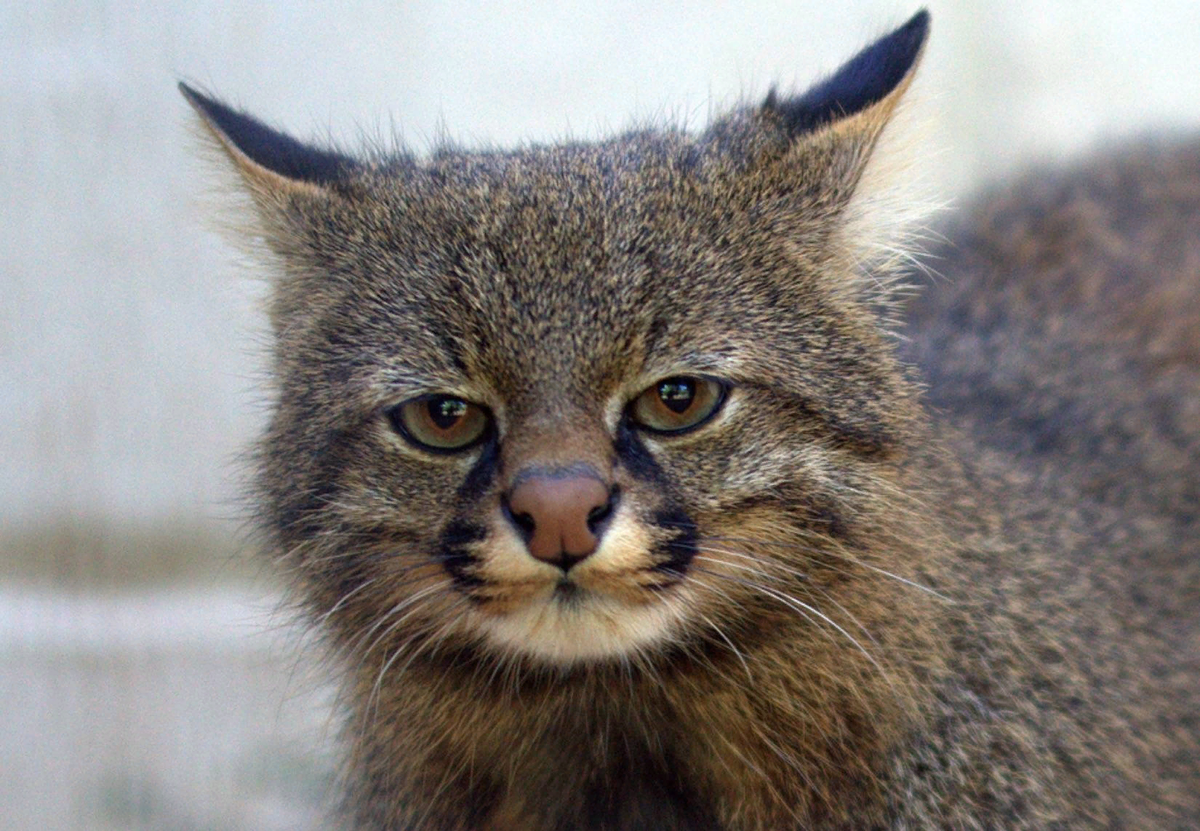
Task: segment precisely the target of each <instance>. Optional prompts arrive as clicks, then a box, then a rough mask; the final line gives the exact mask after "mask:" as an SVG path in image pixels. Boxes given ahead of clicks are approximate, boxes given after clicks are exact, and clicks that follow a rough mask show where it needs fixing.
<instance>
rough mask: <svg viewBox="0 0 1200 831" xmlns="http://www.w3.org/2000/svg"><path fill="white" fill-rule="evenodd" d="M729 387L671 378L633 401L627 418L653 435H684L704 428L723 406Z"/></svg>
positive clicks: (696, 378)
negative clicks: (700, 427)
mask: <svg viewBox="0 0 1200 831" xmlns="http://www.w3.org/2000/svg"><path fill="white" fill-rule="evenodd" d="M727 391H728V387H727V386H726V385H725V384H722V383H721V382H720V381H716V380H714V379H712V378H705V377H702V376H697V375H673V376H671V377H670V378H664V379H662V380H661V381H658V382H656V383H655V384H654V386H652V387H650V388H649V389H647V390H645V391H644V392H643V393H642V394H641V395H639V396H638V397H637V398H635V399H634V400H633V403H632V404H631V405H630V406H629V415H630V417H631V418H632V419H633V421H634V422H635V423H636V424H637V425H638V426H639V427H642V428H644V429H646V430H649V431H651V432H655V433H683V432H686V431H688V430H693V429H695V428H697V427H699V426H700V425H701V424H704V423H705V422H706V421H708V420H709V419H710V418H712V417H713V416H714V415H716V413H717V411H718V410H719V409H720V408H721V405H722V404H723V403H725V394H726V392H727Z"/></svg>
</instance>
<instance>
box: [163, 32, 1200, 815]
mask: <svg viewBox="0 0 1200 831" xmlns="http://www.w3.org/2000/svg"><path fill="white" fill-rule="evenodd" d="M928 29H929V15H928V14H927V13H926V12H924V11H922V12H920V13H918V14H917V15H916V16H914V17H913V18H912V19H911V20H909V21H908V22H907V23H906V24H904V25H903V26H901V27H900V28H899V29H897V30H895V31H894V32H892V33H891V34H889V35H887V36H885V37H883V38H881V39H880V40H878V41H877V42H875V43H874V44H872V45H870V46H868V47H867V48H865V49H864V50H862V51H861V52H859V53H858V54H857V55H856V56H855V57H853V58H852V59H851V60H850V61H849V62H847V63H846V64H845V65H844V66H842V67H841V68H840V69H839V70H837V71H836V72H835V73H833V74H832V75H831V76H829V77H828V78H826V79H825V80H823V81H820V82H819V83H817V84H816V85H815V86H813V87H812V88H811V89H809V90H808V91H806V92H804V93H802V94H800V95H795V96H791V97H784V96H780V95H777V94H775V93H772V94H771V95H770V96H769V97H768V98H767V100H766V101H765V102H764V103H763V104H762V105H761V106H757V107H745V108H740V109H736V110H734V111H733V112H731V113H728V114H727V115H725V116H723V117H721V118H718V119H716V120H715V121H714V122H713V123H712V125H711V126H709V127H708V128H707V129H705V130H703V131H701V132H699V133H688V132H685V131H682V130H676V129H671V128H669V127H661V128H655V129H645V130H637V131H633V132H628V133H625V134H622V135H618V136H616V137H615V138H611V139H608V140H605V141H599V142H596V143H582V142H581V143H567V144H561V145H552V146H525V147H521V148H518V149H516V150H512V151H503V152H501V151H486V152H481V151H471V150H464V149H459V148H456V147H453V146H448V145H447V146H442V147H439V148H437V149H436V150H435V151H434V152H433V153H432V154H431V155H429V156H428V157H427V158H417V157H416V156H413V155H411V154H409V153H407V152H405V151H398V152H396V153H395V154H393V155H381V154H377V153H376V154H365V155H362V156H355V155H351V154H348V153H344V152H342V151H337V150H331V149H325V148H320V147H316V146H312V145H309V144H305V143H301V142H299V141H297V140H295V139H293V138H290V137H288V136H286V135H284V134H283V133H280V132H277V131H276V130H274V129H272V128H270V127H267V126H265V125H264V124H263V123H262V122H260V121H258V120H256V119H254V118H252V117H250V116H248V115H246V114H244V113H241V112H238V111H236V110H234V109H231V108H230V107H228V106H226V105H224V104H222V103H220V102H219V101H217V100H215V99H213V98H211V97H209V96H207V95H205V94H202V93H200V92H198V91H196V90H194V89H191V88H190V87H187V86H181V88H182V90H183V93H184V95H185V96H186V97H187V99H188V101H189V102H190V103H191V104H192V106H193V107H194V108H195V110H196V112H197V113H198V114H199V116H200V118H201V121H202V122H203V124H204V126H205V127H206V128H207V131H208V132H209V133H210V134H211V136H212V137H213V138H214V139H215V141H216V143H217V145H219V146H220V147H221V148H222V150H223V151H224V152H225V154H226V155H227V157H228V159H229V160H230V161H231V162H232V164H233V167H234V168H235V169H236V170H237V172H238V173H239V174H240V176H241V180H242V182H243V183H244V186H245V189H246V191H247V193H248V194H249V195H250V196H251V197H252V200H253V204H254V206H255V214H254V219H253V220H252V221H251V222H249V223H248V224H247V227H246V228H245V233H246V234H247V235H248V236H249V237H250V238H251V239H252V240H255V241H257V242H260V243H262V244H263V245H262V248H263V251H264V255H265V256H264V267H265V268H266V269H267V270H268V271H269V272H270V274H271V276H272V281H273V283H272V285H273V293H272V296H271V299H270V307H269V314H270V320H271V323H272V326H273V330H274V335H275V341H274V344H275V345H274V353H273V370H274V378H275V383H276V386H275V389H274V405H273V412H272V416H271V420H270V425H269V428H268V430H267V433H266V435H265V436H264V438H263V440H262V442H261V444H260V445H259V448H258V456H257V458H258V463H259V464H258V476H257V489H256V499H257V506H258V512H259V517H260V520H261V528H262V530H263V534H264V537H265V539H266V542H267V548H268V550H269V551H270V552H271V553H273V554H274V555H276V556H277V557H278V558H279V559H280V560H281V561H282V562H283V564H284V565H285V566H286V568H287V569H288V570H289V572H290V573H292V574H294V575H295V582H294V592H295V596H296V598H297V599H298V600H299V601H300V603H301V604H302V606H303V608H304V609H305V611H306V613H307V615H308V617H309V618H310V619H311V621H312V622H313V624H314V625H315V626H316V627H318V629H319V630H320V632H321V633H322V634H323V635H324V640H325V642H326V644H327V646H328V648H329V650H330V651H331V653H332V654H333V655H334V656H336V658H337V661H338V665H339V666H341V667H344V679H343V684H344V690H345V703H346V707H347V710H348V715H347V722H346V728H345V731H344V735H345V744H346V796H345V800H344V806H343V810H342V814H341V821H342V822H344V824H345V825H346V826H347V827H353V828H361V829H418V828H419V829H436V831H451V830H452V829H453V830H455V831H457V830H458V829H494V831H502V829H529V831H542V830H543V829H545V830H547V831H548V830H549V829H558V830H561V831H565V829H606V831H617V830H620V829H624V830H625V831H633V830H634V829H722V830H723V831H751V829H772V830H773V831H776V830H777V829H865V828H889V829H917V828H954V829H965V828H980V829H982V828H1009V829H1022V828H1038V829H1045V828H1185V827H1195V825H1196V824H1197V823H1200V801H1198V794H1200V787H1198V786H1200V771H1198V765H1200V762H1198V761H1197V760H1198V758H1200V753H1198V748H1200V742H1198V741H1197V732H1198V728H1197V715H1196V714H1197V697H1198V696H1197V692H1196V688H1197V686H1200V684H1198V683H1197V681H1198V679H1200V671H1198V670H1200V667H1198V663H1200V659H1198V655H1200V648H1198V637H1200V636H1198V632H1200V623H1198V620H1197V618H1198V615H1197V613H1196V611H1195V609H1196V607H1195V602H1196V600H1197V597H1198V595H1200V552H1197V543H1196V534H1195V533H1194V531H1195V527H1194V526H1195V522H1196V514H1197V504H1200V500H1197V492H1196V491H1197V475H1196V474H1197V471H1198V470H1200V465H1198V464H1197V461H1198V458H1200V438H1198V437H1200V360H1197V358H1198V353H1200V346H1198V344H1200V340H1198V338H1200V335H1198V334H1197V333H1200V325H1198V324H1200V296H1198V295H1200V279H1198V277H1197V272H1198V271H1200V145H1196V144H1190V145H1176V146H1174V147H1167V146H1163V147H1157V148H1150V149H1147V150H1143V151H1138V152H1136V153H1132V154H1126V155H1125V156H1111V157H1104V158H1099V159H1096V160H1094V161H1093V163H1092V164H1091V165H1090V166H1088V167H1086V168H1085V169H1079V170H1074V171H1069V172H1067V173H1064V174H1061V175H1055V176H1041V177H1038V178H1035V179H1030V180H1027V181H1025V182H1024V183H1023V184H1022V185H1021V186H1019V187H1015V188H1013V189H1011V190H1010V191H1007V192H999V193H996V194H993V195H992V196H991V197H989V198H988V199H985V200H984V201H983V202H981V203H980V206H979V207H978V208H976V209H975V210H974V211H973V212H968V213H967V214H966V217H967V218H966V219H965V220H963V221H962V222H961V223H960V224H959V225H958V226H957V228H956V229H955V230H953V231H951V232H949V242H948V244H946V246H945V247H944V250H941V251H939V252H935V254H936V256H937V257H938V259H937V260H936V262H937V264H938V266H937V267H938V270H939V271H940V272H942V273H943V274H944V275H945V277H946V279H945V280H944V281H940V282H939V284H937V285H935V286H933V287H931V288H930V289H929V290H928V291H926V292H925V294H924V295H923V296H922V297H921V298H919V299H918V300H916V301H913V302H912V303H911V304H910V305H909V306H908V307H906V306H905V305H904V300H905V298H906V297H907V296H908V295H909V294H910V292H909V290H908V287H909V285H910V283H911V280H910V279H909V277H908V275H906V274H904V273H903V272H901V271H900V270H899V266H900V264H901V263H902V262H903V258H902V257H896V256H895V255H894V253H895V252H894V249H892V248H891V243H890V242H889V241H890V240H892V239H893V238H894V232H895V229H894V228H891V227H889V226H888V225H887V222H886V221H885V220H886V217H885V216H884V215H883V213H882V212H881V211H880V210H879V209H878V206H879V205H881V204H883V203H882V202H881V198H882V197H881V193H883V191H881V190H880V188H881V187H882V186H883V185H882V184H881V179H880V177H879V176H878V175H877V173H878V170H877V168H876V166H875V164H874V163H873V162H872V151H873V150H874V149H875V148H876V145H877V144H878V143H879V140H880V137H881V135H882V134H883V133H884V131H885V130H886V129H887V126H888V123H889V120H890V119H891V116H892V114H893V112H894V111H895V110H896V108H897V105H898V103H899V102H900V99H901V97H902V96H903V95H904V93H905V90H906V89H907V87H908V86H909V84H910V82H911V80H912V77H913V73H914V72H915V71H916V67H917V64H918V62H919V59H920V56H921V52H922V49H923V46H924V44H925V41H926V36H927V32H928Z"/></svg>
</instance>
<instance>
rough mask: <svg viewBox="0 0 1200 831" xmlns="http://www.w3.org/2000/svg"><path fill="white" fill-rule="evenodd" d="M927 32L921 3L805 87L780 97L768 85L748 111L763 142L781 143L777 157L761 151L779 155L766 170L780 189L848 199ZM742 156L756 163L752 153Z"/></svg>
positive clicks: (831, 200) (833, 200) (839, 201)
mask: <svg viewBox="0 0 1200 831" xmlns="http://www.w3.org/2000/svg"><path fill="white" fill-rule="evenodd" d="M928 34H929V12H928V11H926V10H924V9H922V10H921V11H919V12H917V13H916V14H915V15H913V17H912V18H911V19H910V20H909V21H908V22H907V23H905V24H904V25H903V26H901V27H900V28H898V29H896V30H895V31H893V32H891V33H890V34H888V35H885V36H884V37H882V38H880V39H879V40H877V41H875V42H874V43H872V44H871V45H870V46H867V47H866V48H865V49H863V50H862V51H860V52H859V53H858V54H857V55H855V56H854V57H853V58H851V59H850V60H849V61H847V62H846V63H845V64H843V65H842V66H841V67H840V68H839V69H838V70H837V71H836V72H834V73H833V74H832V75H830V76H829V77H828V78H826V79H825V80H823V81H821V82H819V83H817V84H816V85H815V86H813V87H811V88H810V89H809V90H807V91H806V92H804V93H802V94H800V95H796V96H793V97H789V98H780V96H779V95H778V94H777V93H776V92H775V91H774V90H772V91H771V93H770V94H769V95H768V96H767V99H766V101H765V102H764V103H763V104H762V106H761V107H760V108H759V109H758V110H757V112H755V113H754V114H753V119H752V120H753V121H754V122H756V123H757V126H755V127H752V128H751V129H752V130H754V131H757V130H762V131H765V133H766V134H767V137H768V139H767V145H768V146H772V145H774V146H776V147H779V144H778V143H780V142H781V143H782V145H783V148H782V149H783V158H782V159H780V157H779V156H778V155H776V152H778V151H775V152H770V151H769V152H768V153H767V158H769V159H772V162H773V163H775V164H777V163H779V162H780V161H782V162H783V165H782V167H775V168H774V169H775V170H776V171H777V172H778V173H780V174H782V176H783V179H784V182H780V183H779V184H780V185H784V189H788V190H791V189H794V188H795V187H797V186H798V187H799V188H800V189H801V190H805V191H808V192H809V193H810V195H815V194H817V193H819V194H820V197H819V198H820V201H821V202H823V203H825V204H832V205H835V206H836V205H841V206H844V205H845V204H846V203H847V202H848V201H849V199H850V196H851V195H852V194H853V192H854V190H855V188H856V187H857V186H858V183H859V179H860V178H861V177H862V174H863V171H864V169H865V168H866V166H867V160H868V159H869V158H870V155H871V151H872V150H873V149H874V147H875V144H876V142H877V141H878V139H879V136H880V134H881V133H882V132H883V128H884V127H885V126H886V125H887V123H888V121H889V120H890V119H891V117H892V115H893V113H894V112H895V110H896V106H897V104H899V102H900V99H901V98H902V97H903V95H904V93H905V91H906V90H907V89H908V87H909V85H910V84H911V83H912V79H913V77H914V76H915V74H916V70H917V65H918V64H919V62H920V59H921V54H922V52H923V51H924V47H925V41H926V38H927V36H928ZM781 134H782V135H781ZM761 135H762V134H760V136H761ZM761 161H766V159H762V160H761ZM746 162H747V163H749V165H750V166H751V168H753V167H755V166H756V161H755V160H754V159H753V158H751V159H746ZM772 162H768V164H772ZM768 178H770V176H769V175H768ZM785 183H789V184H785Z"/></svg>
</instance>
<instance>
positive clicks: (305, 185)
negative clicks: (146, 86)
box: [179, 81, 358, 212]
mask: <svg viewBox="0 0 1200 831" xmlns="http://www.w3.org/2000/svg"><path fill="white" fill-rule="evenodd" d="M179 91H180V92H181V93H183V97H184V98H186V99H187V102H188V103H189V104H191V105H192V108H193V109H194V110H195V111H196V114H197V115H199V116H200V121H201V123H202V124H203V126H204V128H205V129H206V130H207V132H208V133H209V134H210V135H211V136H212V137H213V138H214V139H216V142H217V144H218V145H219V146H220V148H221V149H222V150H223V151H224V152H225V155H226V156H228V157H229V159H230V161H232V162H233V163H234V165H235V167H236V168H237V171H238V173H240V174H241V177H242V180H243V181H244V182H245V184H246V185H247V187H248V188H249V190H250V192H251V195H252V196H253V197H254V199H255V202H257V203H258V205H259V208H260V209H262V210H264V211H268V212H269V211H271V210H272V209H276V210H277V209H279V208H282V207H284V206H286V205H287V204H288V203H290V202H293V201H294V200H296V199H304V198H323V197H325V196H327V195H328V193H329V191H330V189H331V188H333V187H335V186H336V185H337V184H338V183H340V182H344V181H346V180H347V179H349V178H350V177H351V176H353V174H354V172H355V170H356V168H357V167H358V162H356V161H355V160H354V159H352V158H350V157H349V156H345V155H342V154H341V153H337V152H335V151H332V150H325V149H322V148H318V147H312V146H309V145H307V144H304V143H302V142H300V141H297V140H296V139H294V138H292V137H291V136H289V135H286V134H285V133H281V132H279V131H278V130H275V129H272V128H271V127H268V126H267V125H266V124H264V123H263V122H261V121H259V120H258V119H256V118H254V117H253V116H250V115H247V114H246V113H244V112H241V111H239V110H235V109H234V108H233V107H230V106H229V105H227V104H224V103H222V102H220V101H218V100H216V99H215V98H212V97H210V96H208V95H205V94H204V93H201V92H199V91H197V90H196V89H193V88H192V87H190V86H188V85H187V84H185V83H183V82H182V81H181V82H180V83H179Z"/></svg>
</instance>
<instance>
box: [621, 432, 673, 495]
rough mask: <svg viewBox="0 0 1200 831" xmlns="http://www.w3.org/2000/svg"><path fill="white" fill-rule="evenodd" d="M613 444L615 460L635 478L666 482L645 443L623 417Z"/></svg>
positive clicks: (658, 482)
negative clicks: (615, 454)
mask: <svg viewBox="0 0 1200 831" xmlns="http://www.w3.org/2000/svg"><path fill="white" fill-rule="evenodd" d="M613 446H614V448H615V450H616V451H617V460H618V461H620V463H621V464H622V466H624V468H625V469H626V470H628V471H629V473H630V474H631V475H632V476H633V477H634V478H635V479H641V480H642V481H643V482H653V483H655V484H659V485H661V484H664V483H665V482H666V475H665V474H664V473H663V470H662V468H661V467H659V466H658V462H656V461H655V460H654V457H653V456H652V455H650V451H649V450H647V449H646V445H645V444H643V443H642V437H641V436H640V435H638V432H637V430H636V429H635V428H634V427H633V425H631V424H629V422H628V421H627V420H625V419H622V420H621V423H620V424H619V425H618V426H617V436H616V440H615V441H614V442H613Z"/></svg>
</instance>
